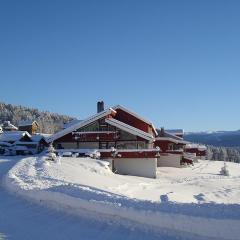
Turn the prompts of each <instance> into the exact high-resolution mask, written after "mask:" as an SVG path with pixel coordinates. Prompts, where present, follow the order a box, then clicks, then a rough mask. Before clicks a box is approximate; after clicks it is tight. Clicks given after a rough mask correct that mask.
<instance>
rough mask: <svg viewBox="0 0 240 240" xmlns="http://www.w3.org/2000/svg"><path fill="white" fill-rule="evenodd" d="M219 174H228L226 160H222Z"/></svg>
mask: <svg viewBox="0 0 240 240" xmlns="http://www.w3.org/2000/svg"><path fill="white" fill-rule="evenodd" d="M220 174H221V175H224V176H229V170H228V167H227V164H226V162H224V165H223V167H222V168H221V170H220Z"/></svg>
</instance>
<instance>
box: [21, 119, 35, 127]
mask: <svg viewBox="0 0 240 240" xmlns="http://www.w3.org/2000/svg"><path fill="white" fill-rule="evenodd" d="M34 123H35V124H36V125H37V126H39V125H38V123H37V121H35V120H24V121H21V122H20V123H19V124H18V126H19V127H25V126H31V125H33V124H34Z"/></svg>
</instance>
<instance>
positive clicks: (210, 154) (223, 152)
mask: <svg viewBox="0 0 240 240" xmlns="http://www.w3.org/2000/svg"><path fill="white" fill-rule="evenodd" d="M207 159H210V160H219V161H228V162H238V163H240V148H238V147H214V146H207Z"/></svg>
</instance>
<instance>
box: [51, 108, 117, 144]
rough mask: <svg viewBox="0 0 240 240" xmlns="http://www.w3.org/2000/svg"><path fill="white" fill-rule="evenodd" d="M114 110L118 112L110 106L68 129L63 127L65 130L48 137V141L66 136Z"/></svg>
mask: <svg viewBox="0 0 240 240" xmlns="http://www.w3.org/2000/svg"><path fill="white" fill-rule="evenodd" d="M112 112H115V113H116V111H115V110H113V109H112V108H109V109H106V110H104V111H102V112H100V113H97V114H95V115H93V116H91V117H89V118H87V119H85V120H83V121H80V122H78V123H76V124H73V125H72V126H70V127H68V128H66V129H63V130H61V131H59V132H57V133H55V134H53V135H51V136H50V137H49V138H48V139H47V142H48V143H50V142H53V141H55V140H56V139H58V138H61V137H63V136H65V135H67V134H68V133H71V132H73V131H75V130H77V129H79V128H81V127H84V126H86V125H88V124H90V123H91V122H94V121H96V120H98V119H101V118H103V117H105V116H107V115H109V114H111V113H112Z"/></svg>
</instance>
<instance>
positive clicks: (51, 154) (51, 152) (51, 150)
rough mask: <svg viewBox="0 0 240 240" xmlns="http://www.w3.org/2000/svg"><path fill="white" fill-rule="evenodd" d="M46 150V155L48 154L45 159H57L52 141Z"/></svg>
mask: <svg viewBox="0 0 240 240" xmlns="http://www.w3.org/2000/svg"><path fill="white" fill-rule="evenodd" d="M47 152H48V154H47V156H48V158H47V160H51V161H56V160H57V156H56V153H55V149H54V147H53V145H52V143H51V144H50V145H49V147H48V150H47Z"/></svg>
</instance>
